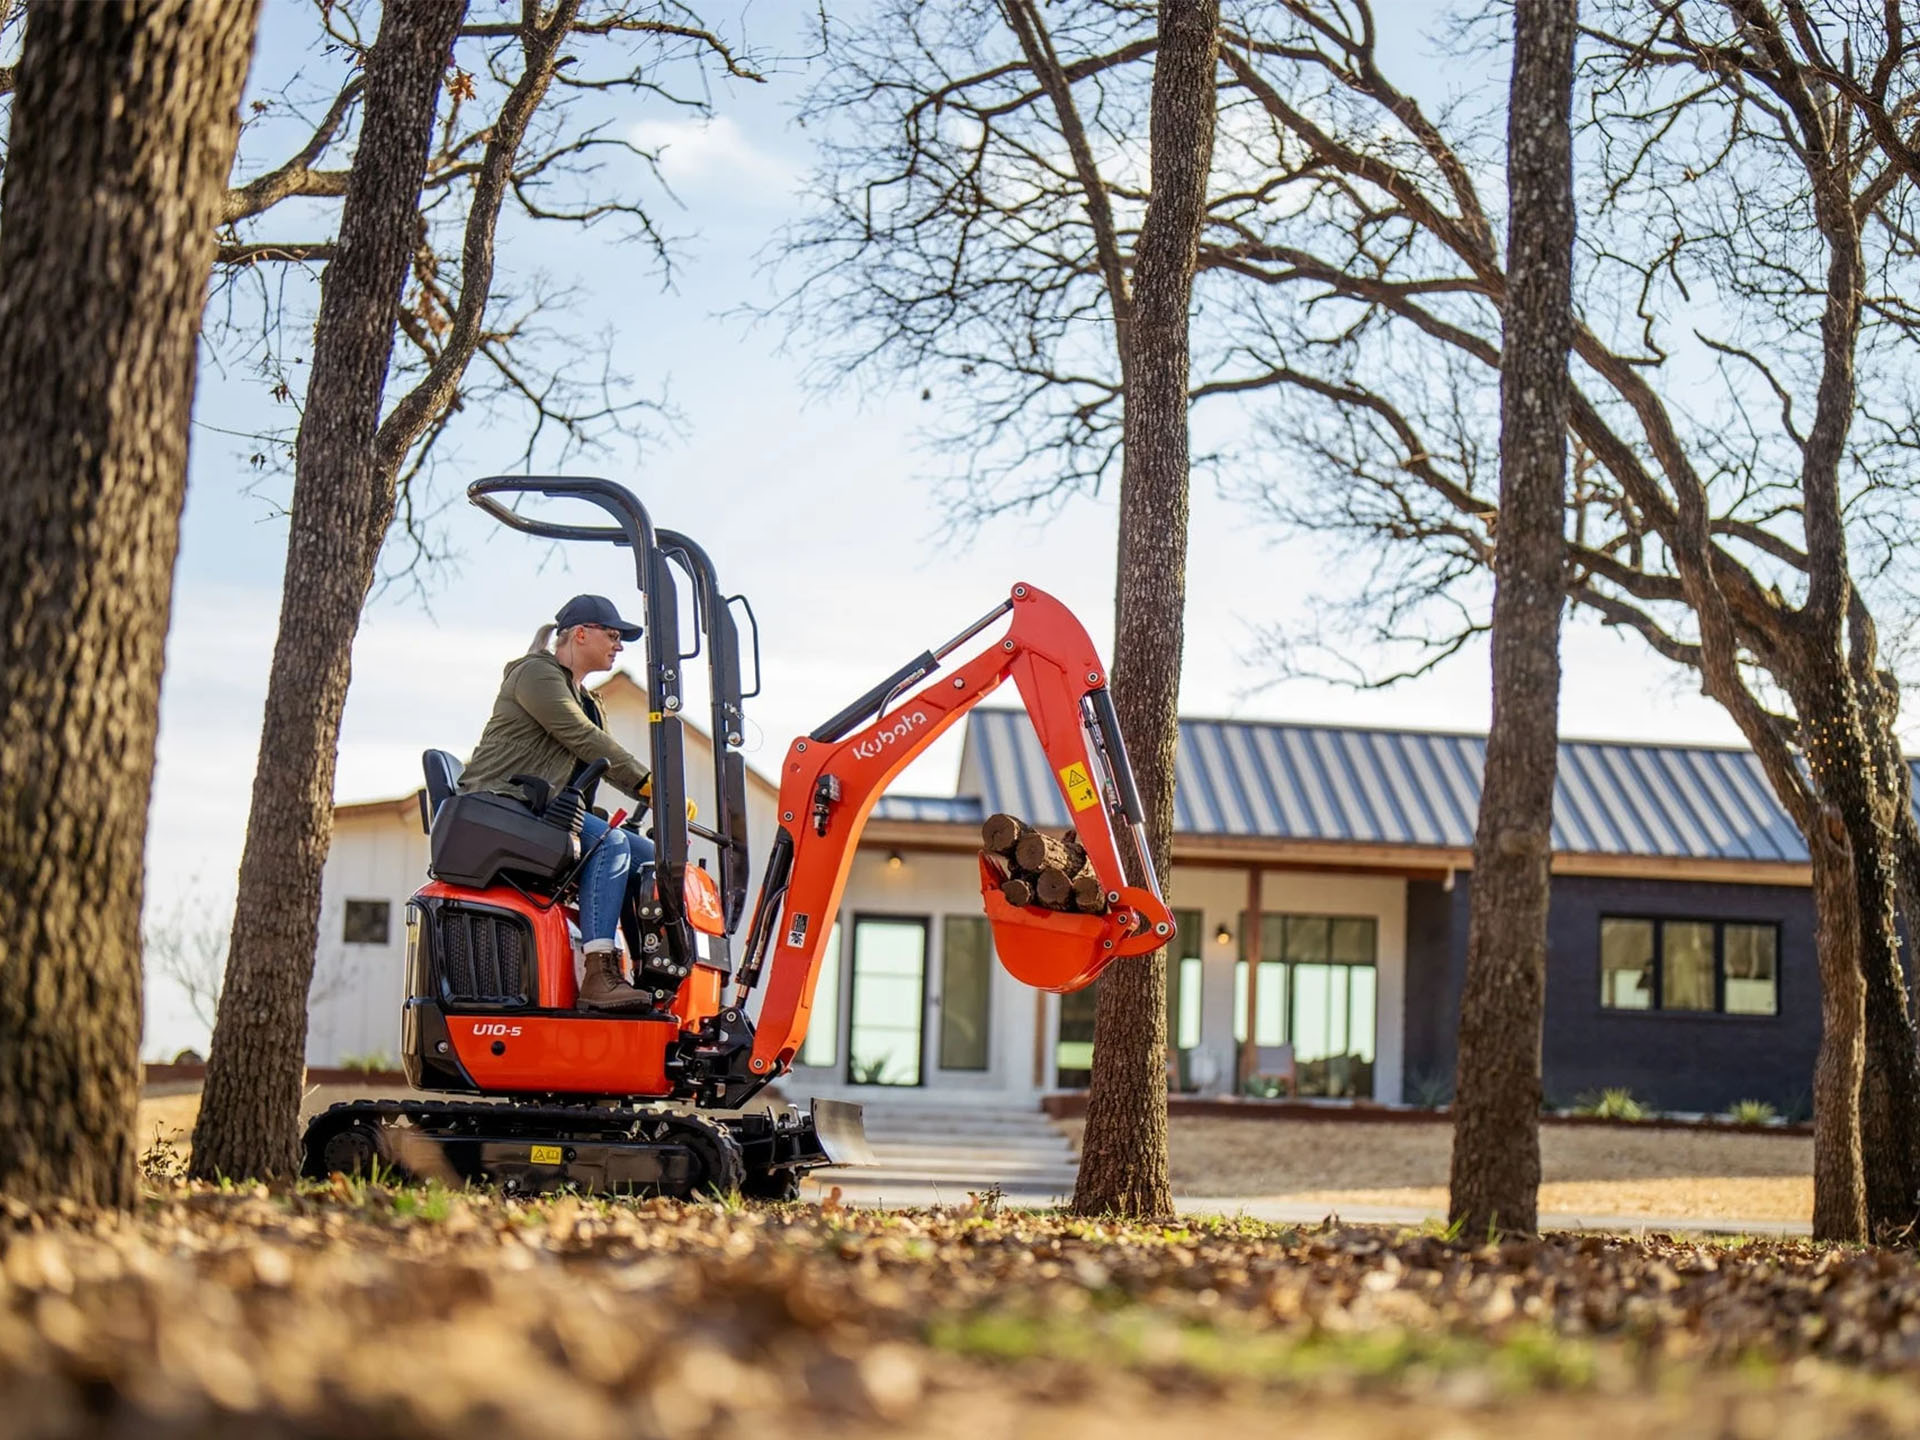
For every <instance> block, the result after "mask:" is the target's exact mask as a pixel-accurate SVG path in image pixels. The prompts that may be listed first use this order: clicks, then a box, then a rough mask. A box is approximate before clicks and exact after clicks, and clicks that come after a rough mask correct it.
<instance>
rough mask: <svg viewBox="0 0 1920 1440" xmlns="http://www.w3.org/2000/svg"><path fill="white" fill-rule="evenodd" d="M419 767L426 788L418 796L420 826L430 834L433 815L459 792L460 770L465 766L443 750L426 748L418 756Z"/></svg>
mask: <svg viewBox="0 0 1920 1440" xmlns="http://www.w3.org/2000/svg"><path fill="white" fill-rule="evenodd" d="M420 768H421V769H422V770H423V771H425V772H426V777H427V788H426V790H425V791H424V792H423V793H422V795H421V797H420V828H421V829H422V830H424V831H426V832H427V834H429V835H431V834H432V833H433V817H434V816H436V815H438V814H439V813H440V807H441V806H442V805H444V804H445V803H446V802H447V801H448V800H450V799H452V798H453V797H454V796H455V795H456V794H458V793H459V790H460V772H461V771H462V770H464V769H466V766H464V765H462V764H461V763H460V761H459V760H457V759H456V758H455V757H454V756H452V755H450V754H448V753H447V752H446V751H445V750H428V751H426V752H425V753H424V754H422V755H421V757H420Z"/></svg>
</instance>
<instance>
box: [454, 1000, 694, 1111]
mask: <svg viewBox="0 0 1920 1440" xmlns="http://www.w3.org/2000/svg"><path fill="white" fill-rule="evenodd" d="M447 1032H448V1035H449V1037H450V1038H451V1039H452V1041H453V1049H454V1054H455V1055H456V1056H458V1057H459V1060H460V1063H461V1065H462V1066H464V1067H465V1068H466V1072H467V1074H469V1075H471V1076H472V1077H473V1079H474V1083H475V1084H477V1085H478V1086H479V1087H480V1088H481V1090H482V1091H484V1092H487V1093H489V1094H493V1093H502V1092H506V1093H520V1094H525V1093H530V1092H539V1093H543V1094H545V1093H551V1094H555V1095H604V1096H616V1095H618V1096H627V1095H639V1096H646V1097H648V1098H657V1097H659V1096H663V1095H668V1094H671V1093H672V1090H673V1087H672V1086H671V1085H669V1084H668V1083H667V1047H668V1046H669V1045H671V1044H672V1043H673V1041H674V1040H675V1039H676V1038H677V1037H678V1036H679V1033H680V1026H679V1024H678V1023H677V1022H676V1021H674V1020H673V1019H672V1018H670V1017H669V1018H662V1019H659V1020H650V1019H646V1018H643V1017H634V1016H627V1017H622V1018H601V1017H598V1016H593V1015H536V1014H533V1013H530V1012H522V1013H520V1014H512V1013H505V1014H499V1015H449V1016H447Z"/></svg>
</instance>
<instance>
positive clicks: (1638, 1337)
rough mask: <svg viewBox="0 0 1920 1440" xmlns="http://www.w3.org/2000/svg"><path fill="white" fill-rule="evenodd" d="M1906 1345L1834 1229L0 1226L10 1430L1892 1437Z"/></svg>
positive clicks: (651, 1214) (687, 1216) (864, 1214)
mask: <svg viewBox="0 0 1920 1440" xmlns="http://www.w3.org/2000/svg"><path fill="white" fill-rule="evenodd" d="M1916 1360H1920V1265H1917V1264H1916V1261H1915V1258H1914V1256H1913V1255H1911V1254H1908V1253H1902V1252H1892V1251H1870V1250H1832V1249H1825V1248H1819V1247H1814V1246H1811V1245H1807V1244H1781V1243H1769V1244H1744V1243H1722V1244H1701V1243H1677V1242H1671V1241H1665V1240H1659V1239H1652V1240H1645V1241H1639V1240H1634V1241H1628V1240H1620V1239H1612V1238H1607V1237H1602V1236H1594V1235H1585V1236H1569V1237H1560V1238H1551V1239H1547V1240H1543V1241H1539V1242H1532V1243H1524V1244H1520V1243H1514V1244H1506V1245H1501V1246H1486V1245H1482V1246H1472V1245H1465V1244H1458V1243H1449V1242H1448V1241H1446V1240H1445V1239H1443V1238H1442V1237H1440V1236H1438V1235H1432V1234H1419V1233H1410V1232H1391V1231H1386V1230H1368V1229H1355V1228H1344V1229H1318V1228H1315V1229H1304V1230H1295V1229H1279V1228H1273V1227H1263V1226H1258V1225H1251V1224H1237V1223H1229V1222H1221V1223H1219V1224H1214V1225H1206V1224H1193V1223H1188V1224H1186V1225H1183V1226H1179V1227H1175V1228H1166V1227H1157V1226H1127V1225H1112V1224H1091V1223H1086V1222H1079V1221H1073V1220H1069V1219H1065V1218H1062V1217H1058V1216H1036V1215H1029V1214H1021V1213H1003V1214H998V1215H993V1214H981V1213H977V1212H975V1213H960V1212H942V1213H933V1214H892V1213H876V1212H868V1211H847V1210H837V1209H833V1208H831V1207H830V1208H828V1209H826V1210H821V1209H815V1208H808V1207H788V1208H777V1209H761V1208H755V1207H743V1206H739V1205H733V1206H728V1205H721V1204H707V1205H680V1204H674V1203H671V1202H664V1201H648V1202H637V1203H605V1202H599V1201H591V1200H582V1199H579V1198H575V1197H571V1196H567V1197H560V1198H556V1199H548V1200H542V1201H510V1200H502V1199H499V1198H497V1197H492V1196H486V1195H468V1194H451V1193H448V1192H446V1191H441V1190H408V1191H398V1192H395V1191H388V1190H384V1189H381V1188H379V1187H374V1186H364V1185H349V1184H347V1183H345V1182H336V1183H335V1184H334V1185H333V1186H332V1187H325V1188H316V1189H310V1190H306V1191H303V1192H301V1193H296V1194H287V1193H268V1192H267V1191H265V1190H250V1191H244V1192H222V1191H217V1190H208V1189H199V1190H189V1189H184V1188H178V1187H164V1188H163V1189H162V1190H160V1191H159V1192H157V1193H156V1194H155V1195H154V1197H153V1198H152V1199H151V1200H150V1201H149V1203H148V1204H147V1205H146V1207H145V1208H144V1210H143V1212H142V1213H141V1214H139V1215H138V1216H135V1217H133V1218H131V1219H118V1220H88V1219H84V1218H81V1217H64V1218H63V1217H51V1218H49V1217H45V1216H35V1215H33V1214H31V1213H29V1212H27V1211H25V1210H24V1209H22V1208H20V1207H18V1206H17V1205H16V1206H13V1207H12V1208H11V1209H6V1210H5V1211H4V1214H0V1434H5V1435H7V1436H35V1437H37V1436H51V1435H61V1436H66V1435H87V1436H92V1435H102V1436H105V1435H113V1436H201V1435H222V1436H224V1435H232V1436H242V1435H245V1436H260V1437H274V1436H295V1435H298V1436H319V1435H347V1436H353V1437H356V1440H372V1437H383V1436H396V1437H397V1436H402V1435H405V1436H420V1437H441V1436H445V1437H454V1436H458V1437H461V1440H470V1437H473V1436H476V1435H481V1436H486V1437H489V1440H493V1437H503V1440H517V1437H522V1436H526V1437H533V1436H542V1437H545V1436H564V1437H568V1440H595V1437H601V1436H606V1437H612V1436H624V1435H662V1436H704V1435H719V1436H736V1435H737V1436H747V1435H754V1436H760V1437H765V1436H769V1435H772V1436H815V1435H820V1436H826V1435H866V1434H873V1435H879V1434H929V1435H939V1436H945V1435H953V1436H962V1435H965V1436H971V1437H980V1436H998V1435H1020V1434H1031V1435H1034V1436H1040V1435H1056V1434H1062V1433H1066V1434H1076V1435H1078V1434H1092V1433H1110V1434H1122V1435H1131V1434H1140V1435H1146V1434H1153V1435H1156V1436H1185V1435H1194V1436H1198V1435H1203V1434H1204V1435H1208V1436H1217V1435H1218V1434H1220V1433H1221V1432H1222V1427H1224V1426H1234V1427H1236V1428H1238V1429H1240V1430H1243V1431H1244V1430H1246V1429H1248V1428H1249V1427H1253V1426H1258V1427H1259V1428H1260V1429H1261V1430H1272V1429H1273V1428H1275V1426H1276V1425H1279V1424H1281V1423H1283V1422H1284V1424H1285V1426H1286V1429H1287V1432H1288V1433H1289V1434H1290V1435H1327V1436H1349V1435H1351V1436H1383V1437H1399V1436H1406V1437H1413V1436H1422V1437H1427V1436H1437V1435H1438V1436H1475V1435H1487V1436H1498V1437H1507V1436H1514V1437H1518V1436H1530V1435H1540V1434H1548V1433H1556V1432H1561V1431H1572V1430H1575V1429H1579V1430H1584V1431H1585V1432H1587V1433H1597V1432H1598V1431H1600V1430H1601V1429H1602V1428H1603V1427H1604V1428H1605V1429H1606V1430H1607V1431H1608V1432H1610V1436H1609V1440H1629V1437H1635V1436H1641V1435H1649V1436H1650V1435H1665V1434H1689V1435H1695V1434H1706V1435H1724V1436H1728V1437H1757V1436H1763V1435H1766V1436H1771V1435H1786V1436H1799V1435H1806V1436H1815V1435H1862V1436H1868V1435H1872V1436H1878V1435H1894V1434H1902V1433H1910V1432H1911V1431H1912V1430H1913V1428H1914V1427H1915V1425H1916V1423H1917V1422H1920V1370H1916V1363H1915V1362H1916ZM1063 1427H1064V1428H1063Z"/></svg>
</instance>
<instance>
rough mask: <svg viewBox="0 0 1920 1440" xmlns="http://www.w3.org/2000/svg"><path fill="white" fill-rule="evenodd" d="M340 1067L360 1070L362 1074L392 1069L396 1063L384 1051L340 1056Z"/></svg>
mask: <svg viewBox="0 0 1920 1440" xmlns="http://www.w3.org/2000/svg"><path fill="white" fill-rule="evenodd" d="M340 1068H341V1069H342V1070H358V1071H359V1072H360V1073H361V1074H362V1075H372V1074H375V1073H377V1072H379V1071H382V1070H391V1069H393V1068H394V1065H393V1060H392V1058H391V1057H389V1056H388V1055H386V1054H384V1053H376V1054H372V1055H342V1056H341V1057H340Z"/></svg>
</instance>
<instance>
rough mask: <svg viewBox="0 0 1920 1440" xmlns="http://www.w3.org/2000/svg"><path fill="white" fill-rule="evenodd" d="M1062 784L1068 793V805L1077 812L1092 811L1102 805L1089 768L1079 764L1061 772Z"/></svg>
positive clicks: (1076, 763)
mask: <svg viewBox="0 0 1920 1440" xmlns="http://www.w3.org/2000/svg"><path fill="white" fill-rule="evenodd" d="M1060 784H1061V786H1062V788H1064V789H1065V790H1066V792H1067V801H1068V803H1069V804H1071V805H1072V806H1073V808H1074V809H1075V810H1091V809H1092V808H1093V807H1094V806H1096V805H1098V804H1099V803H1100V792H1099V791H1098V790H1096V789H1094V788H1093V781H1092V779H1091V778H1089V777H1088V775H1087V767H1086V766H1084V765H1082V764H1079V763H1078V762H1075V763H1074V764H1072V765H1069V766H1067V767H1066V769H1064V770H1062V771H1061V772H1060Z"/></svg>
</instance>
